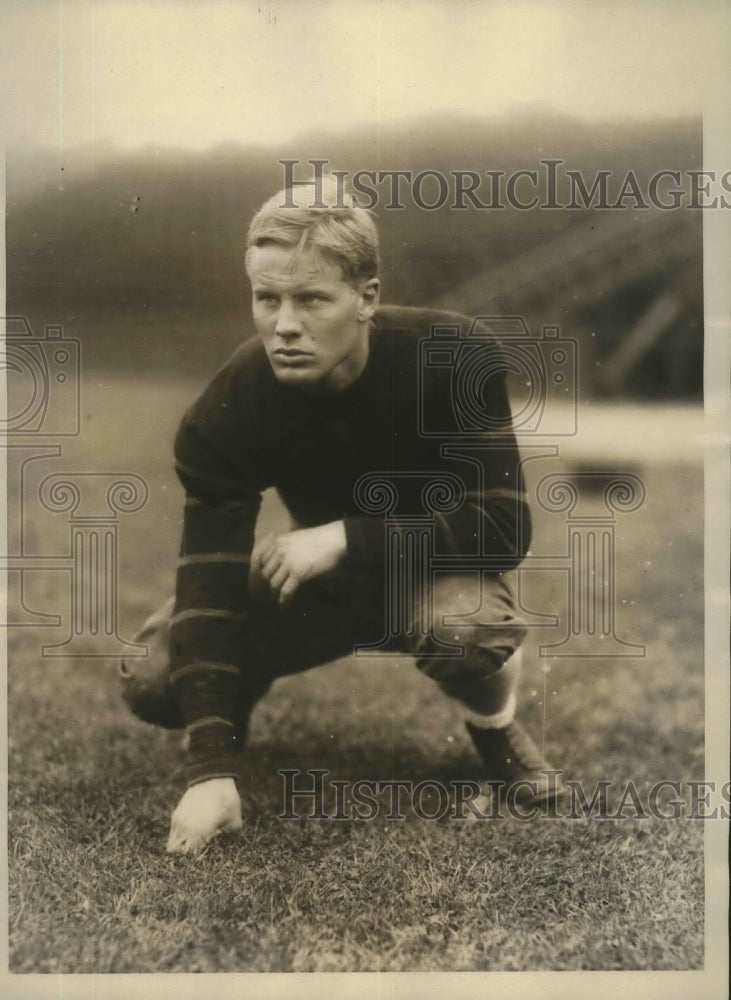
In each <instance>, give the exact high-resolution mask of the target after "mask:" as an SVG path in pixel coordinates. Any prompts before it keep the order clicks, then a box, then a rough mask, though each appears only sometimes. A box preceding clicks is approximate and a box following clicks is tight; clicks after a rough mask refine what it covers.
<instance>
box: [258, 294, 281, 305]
mask: <svg viewBox="0 0 731 1000" xmlns="http://www.w3.org/2000/svg"><path fill="white" fill-rule="evenodd" d="M254 299H255V300H256V302H260V303H261V304H262V305H265V306H273V305H276V303H277V296H276V295H274V294H273V293H272V292H257V293H256V295H255V296H254Z"/></svg>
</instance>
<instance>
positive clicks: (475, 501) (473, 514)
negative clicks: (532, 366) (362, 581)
mask: <svg viewBox="0 0 731 1000" xmlns="http://www.w3.org/2000/svg"><path fill="white" fill-rule="evenodd" d="M496 351H497V348H496ZM495 370H496V373H495V374H493V375H492V376H491V377H490V378H489V380H488V381H487V382H486V383H484V384H483V385H482V386H481V387H480V388H481V389H482V393H483V394H482V401H483V404H484V406H485V409H486V412H487V413H488V414H489V416H490V418H491V420H492V421H494V423H493V426H496V430H494V431H492V430H491V431H485V432H483V433H481V434H479V435H464V434H461V433H460V428H459V427H458V426H457V425H456V422H455V418H454V415H453V406H454V403H453V400H452V396H451V394H447V393H445V392H444V391H443V390H444V388H445V386H446V383H444V382H443V383H440V384H438V385H437V386H435V387H433V388H432V391H431V392H430V393H429V394H428V395H427V397H426V399H425V402H424V409H425V410H428V412H429V413H430V417H431V419H432V420H433V421H434V422H435V424H437V425H438V426H443V427H445V429H447V430H446V432H445V434H444V438H443V439H439V438H430V439H426V438H425V437H424V436H422V435H420V434H418V433H417V434H414V428H415V427H416V424H417V416H416V413H415V412H414V407H415V404H412V403H410V404H409V408H408V411H407V412H404V413H402V415H401V417H400V420H399V427H398V428H397V429H398V432H399V437H400V438H404V439H407V440H408V441H409V453H408V454H406V453H404V452H402V456H401V459H399V458H398V457H397V458H396V459H395V460H394V464H393V466H392V468H393V475H394V480H398V476H399V473H400V472H406V471H409V470H412V471H418V472H419V473H422V474H424V476H425V480H424V481H426V480H427V479H428V476H429V474H430V473H431V474H433V475H434V477H435V479H436V478H438V476H439V474H440V473H451V474H452V475H456V476H458V477H460V478H461V479H462V480H463V482H464V484H465V486H466V497H465V500H464V502H463V503H462V505H461V506H460V507H459V508H458V509H457V510H455V511H453V512H450V513H435V514H433V515H432V516H433V519H434V528H435V551H436V553H438V554H440V555H441V554H456V555H465V556H472V555H474V556H476V555H478V554H479V555H482V556H487V557H489V559H490V560H491V562H492V563H493V565H494V566H495V570H496V571H497V570H500V571H505V570H509V569H513V568H515V567H516V566H517V565H518V564H519V563H520V561H521V560H522V559H523V557H524V556H525V554H526V553H527V551H528V548H529V546H530V541H531V517H530V509H529V506H528V500H527V495H526V492H525V483H524V477H523V472H522V468H521V460H520V454H519V451H518V446H517V442H516V437H515V433H514V430H513V427H512V419H511V411H510V404H509V399H508V392H507V386H506V383H505V377H504V374H503V373H502V372H501V371H500V368H499V363H498V362H497V360H496V363H495ZM407 435H408V436H407ZM442 452H444V454H443V453H442ZM373 471H374V472H375V471H377V470H375V469H374V470H373ZM384 478H386V479H388V473H385V474H384ZM396 485H397V487H398V488H399V490H401V484H400V483H397V484H396ZM411 502H412V504H414V505H415V507H414V510H409V509H408V507H404V508H403V509H402V508H401V507H398V506H397V508H396V510H395V511H394V512H393V514H392V516H391V517H389V522H390V524H391V525H392V527H396V528H398V516H399V514H401V513H426V511H425V510H424V509H423V508H422V507H421V503H420V500H419V497H418V493H415V495H414V497H412V500H411ZM345 530H346V535H347V547H348V554H349V558H350V559H351V560H352V561H353V562H354V563H355V564H357V565H361V566H372V567H375V566H377V565H378V564H379V563H381V562H382V561H383V557H384V539H385V531H384V519H383V518H382V517H379V516H364V515H361V514H355V515H351V516H346V517H345Z"/></svg>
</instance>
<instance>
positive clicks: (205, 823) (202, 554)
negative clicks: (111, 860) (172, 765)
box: [168, 418, 260, 852]
mask: <svg viewBox="0 0 731 1000" xmlns="http://www.w3.org/2000/svg"><path fill="white" fill-rule="evenodd" d="M244 447H245V446H244V445H243V444H240V445H239V448H238V451H239V454H242V453H243V452H244ZM226 454H227V449H226V448H225V436H224V438H223V441H222V440H221V438H220V436H216V435H214V434H212V433H211V432H210V429H209V428H207V427H206V422H201V421H196V420H194V419H191V418H186V420H184V421H183V424H182V425H181V428H180V430H179V432H178V436H177V439H176V445H175V455H176V471H177V473H178V476H179V478H180V480H181V482H182V484H183V486H184V487H185V491H186V503H185V511H184V523H183V537H182V544H181V550H180V559H179V562H178V570H177V583H176V603H175V609H174V612H173V618H172V621H171V629H170V662H171V679H172V683H173V687H174V691H175V695H176V698H177V701H178V704H179V706H180V710H181V714H182V716H183V719H184V722H185V726H186V731H187V733H188V736H189V749H188V759H187V767H186V772H187V774H186V776H187V781H188V791H187V792H186V793H185V795H184V796H183V798H182V800H181V802H180V804H179V805H178V807H177V809H176V810H175V812H174V814H173V819H172V824H171V830H170V838H169V840H168V850H171V851H182V852H187V851H197V850H199V849H200V848H201V847H202V846H204V844H205V843H206V842H207V841H208V840H210V839H211V837H212V836H214V835H215V834H216V833H218V832H220V831H221V830H225V829H236V828H237V827H238V826H240V825H241V814H240V800H239V796H238V792H237V790H236V785H235V778H236V777H237V775H238V770H239V759H238V755H239V750H240V742H241V732H240V725H241V720H240V719H238V718H237V714H236V713H237V704H238V701H239V692H240V687H241V673H240V667H241V664H242V658H243V656H244V655H245V648H246V642H247V610H248V609H247V605H248V572H249V561H250V553H251V549H252V545H253V536H254V525H255V521H256V516H257V513H258V509H259V504H260V489H259V488H258V486H257V485H256V484H257V478H258V477H257V472H256V468H255V463H254V462H253V461H251V460H250V461H249V462H248V468H247V463H245V462H244V463H243V464H242V465H241V467H240V468H236V469H234V468H233V466H232V464H231V463H230V462H229V461H227V460H226Z"/></svg>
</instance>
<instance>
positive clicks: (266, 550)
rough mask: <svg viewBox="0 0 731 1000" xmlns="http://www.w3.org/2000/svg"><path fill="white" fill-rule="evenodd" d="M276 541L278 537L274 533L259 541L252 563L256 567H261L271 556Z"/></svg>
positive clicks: (255, 547) (252, 556)
mask: <svg viewBox="0 0 731 1000" xmlns="http://www.w3.org/2000/svg"><path fill="white" fill-rule="evenodd" d="M275 540H276V536H275V534H274V532H272V531H270V532H268V533H267V534H266V535H264V537H263V538H260V539H259V541H258V542H257V543H256V545H255V546H254V548H253V550H252V553H251V561H252V563H253V564H254V565H255V566H260V565H261V563H262V561H263V560H264V559H265V558H266V557H267V556H268V555H269V554H270V552H271V550H272V546H273V544H274V542H275Z"/></svg>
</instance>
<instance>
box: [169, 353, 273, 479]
mask: <svg viewBox="0 0 731 1000" xmlns="http://www.w3.org/2000/svg"><path fill="white" fill-rule="evenodd" d="M270 379H271V368H270V366H269V363H268V361H267V358H266V354H265V352H264V348H263V347H262V345H261V342H260V341H259V339H258V338H253V339H251V340H247V341H246V342H245V343H244V344H242V345H241V347H239V348H238V349H237V350H236V351H235V352H234V353H233V354H232V355H231V357H230V358H229V359H228V361H227V362H226V363H225V364H224V365H223V367H222V368H220V369H219V371H218V372H217V373H216V374H215V375H214V377H213V378H212V379H211V381H210V382H209V383H208V385H207V386H206V388H205V389H204V390H203V392H202V393H201V394H200V395H199V396H198V398H197V399H196V400H195V401H194V402H193V403H192V404H191V406H190V407H189V408H188V409H187V410H186V412H185V414H184V416H183V418H182V420H181V422H180V424H179V427H178V433H177V435H176V441H175V453H176V455H177V456H178V457H179V458H183V459H184V460H190V459H192V458H193V457H195V459H196V460H197V461H199V462H200V461H202V460H206V461H209V460H211V456H212V454H213V453H218V452H228V451H229V450H231V451H232V453H235V451H236V442H237V441H238V442H241V438H242V435H247V436H248V437H249V438H251V431H252V429H253V426H254V424H255V414H256V412H257V407H258V405H259V403H258V400H260V399H261V398H262V396H265V395H266V393H267V391H268V383H269V381H270ZM209 452H210V454H209Z"/></svg>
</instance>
